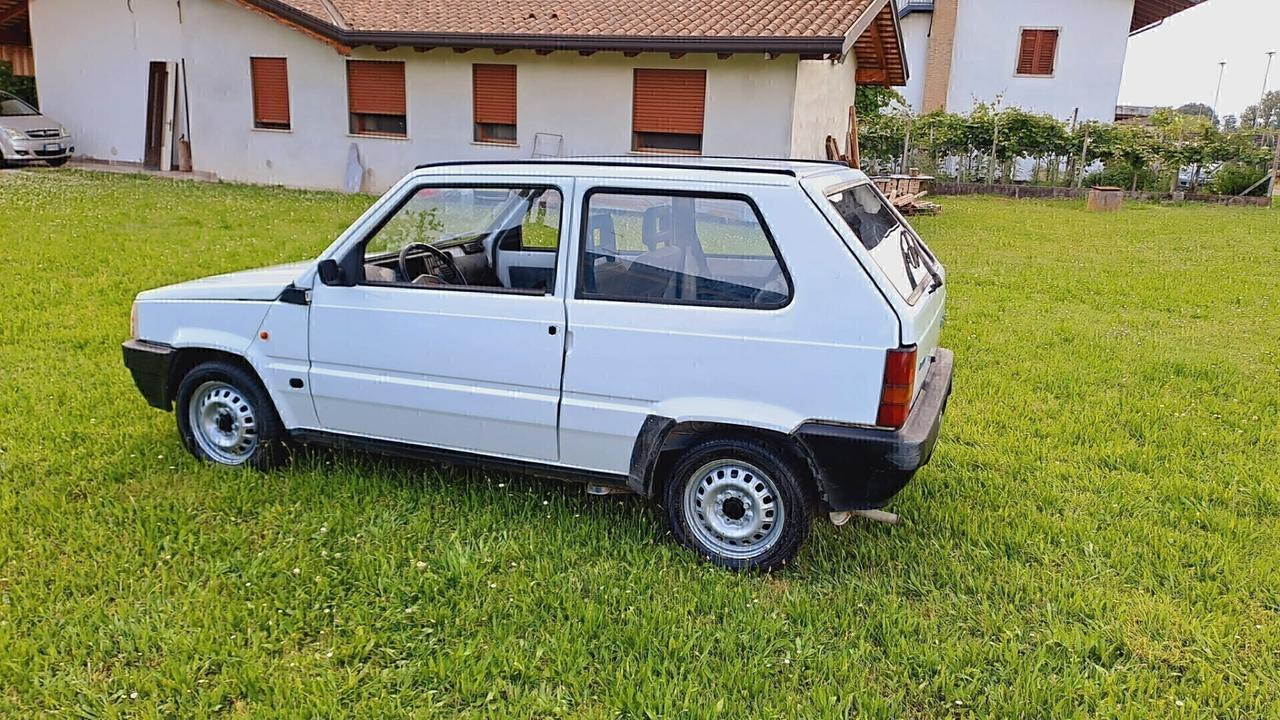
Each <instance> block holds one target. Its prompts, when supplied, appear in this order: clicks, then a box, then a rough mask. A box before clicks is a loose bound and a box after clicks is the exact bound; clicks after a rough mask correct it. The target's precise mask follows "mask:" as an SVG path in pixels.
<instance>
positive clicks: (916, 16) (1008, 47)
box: [902, 0, 1134, 122]
mask: <svg viewBox="0 0 1280 720" xmlns="http://www.w3.org/2000/svg"><path fill="white" fill-rule="evenodd" d="M1133 4H1134V0H959V3H958V9H959V14H958V17H957V21H956V37H955V49H954V55H953V62H952V65H951V82H950V87H949V92H948V101H947V109H948V110H950V111H952V112H959V113H965V112H968V111H969V110H970V109H972V107H973V105H974V103H975V102H988V103H989V102H992V101H994V100H995V99H996V98H997V97H1001V98H1002V99H1001V104H1002V105H1003V106H1005V107H1009V106H1018V107H1021V108H1023V109H1026V110H1031V111H1035V112H1044V113H1049V114H1051V115H1053V116H1054V117H1057V118H1060V119H1064V120H1066V119H1070V118H1071V117H1072V115H1073V113H1074V112H1075V110H1076V109H1077V108H1079V110H1080V119H1082V120H1104V121H1108V122H1109V121H1111V120H1112V119H1114V116H1115V105H1116V99H1117V98H1118V96H1119V94H1120V79H1121V75H1122V74H1123V71H1124V61H1125V54H1126V51H1127V50H1128V44H1129V22H1130V20H1131V18H1132V16H1133ZM931 20H932V15H931V14H930V13H912V14H911V15H908V16H907V17H906V18H904V19H903V22H902V29H903V40H904V43H905V45H906V50H907V61H908V63H909V67H910V68H911V75H912V76H911V79H910V80H909V81H908V83H907V86H906V88H904V89H903V95H904V96H905V97H906V99H907V102H908V103H909V104H910V105H911V107H912V108H914V109H916V110H917V111H918V110H919V109H920V108H921V107H922V104H923V99H924V84H925V78H926V76H927V68H926V65H927V53H928V48H929V42H930V38H929V29H930V21H931ZM1027 27H1048V28H1052V27H1056V28H1061V34H1060V35H1059V46H1058V61H1057V70H1056V73H1055V75H1054V76H1053V77H1052V78H1032V77H1017V76H1016V74H1015V71H1016V70H1017V57H1018V46H1019V43H1020V41H1021V35H1022V33H1021V31H1022V29H1023V28H1027Z"/></svg>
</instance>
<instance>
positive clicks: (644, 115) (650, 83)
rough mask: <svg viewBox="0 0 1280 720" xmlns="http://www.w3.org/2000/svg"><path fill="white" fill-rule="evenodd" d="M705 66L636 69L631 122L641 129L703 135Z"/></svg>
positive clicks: (640, 131)
mask: <svg viewBox="0 0 1280 720" xmlns="http://www.w3.org/2000/svg"><path fill="white" fill-rule="evenodd" d="M706 97H707V71H706V70H649V69H640V68H637V69H636V71H635V97H634V99H633V101H632V115H631V125H632V130H633V131H634V132H638V133H675V134H680V135H701V134H702V118H703V112H704V110H705V108H706Z"/></svg>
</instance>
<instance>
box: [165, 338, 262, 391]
mask: <svg viewBox="0 0 1280 720" xmlns="http://www.w3.org/2000/svg"><path fill="white" fill-rule="evenodd" d="M214 361H217V362H226V363H230V364H232V365H236V366H238V367H240V368H242V369H244V370H245V371H246V372H248V373H250V374H251V375H252V376H253V377H255V378H257V380H258V382H259V383H261V384H262V386H263V387H264V388H265V387H266V383H263V382H262V375H261V374H260V373H259V372H258V370H257V368H255V367H254V366H253V363H251V362H249V360H248V358H246V357H244V356H243V355H237V354H236V353H233V352H227V351H226V350H215V349H213V348H205V347H182V348H177V349H176V352H175V353H174V357H173V362H172V364H171V365H170V366H169V378H168V381H167V382H166V383H165V398H166V400H167V401H168V402H174V401H175V400H176V399H177V397H176V395H177V392H178V386H179V385H180V384H181V383H182V379H183V378H184V377H186V376H187V373H189V372H191V371H192V370H194V369H195V368H196V367H198V366H200V365H202V364H204V363H207V362H214ZM267 394H268V397H270V392H268V393H267Z"/></svg>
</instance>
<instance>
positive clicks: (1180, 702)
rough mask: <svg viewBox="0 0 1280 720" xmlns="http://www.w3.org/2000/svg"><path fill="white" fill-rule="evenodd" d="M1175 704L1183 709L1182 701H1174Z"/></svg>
mask: <svg viewBox="0 0 1280 720" xmlns="http://www.w3.org/2000/svg"><path fill="white" fill-rule="evenodd" d="M1173 704H1174V705H1177V706H1178V707H1182V701H1181V700H1174V701H1173Z"/></svg>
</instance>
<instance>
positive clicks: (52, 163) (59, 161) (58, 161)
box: [45, 157, 71, 167]
mask: <svg viewBox="0 0 1280 720" xmlns="http://www.w3.org/2000/svg"><path fill="white" fill-rule="evenodd" d="M70 161H71V158H69V157H60V158H54V159H52V160H46V161H45V162H47V163H49V167H62V166H63V165H66V164H67V163H68V162H70Z"/></svg>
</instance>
